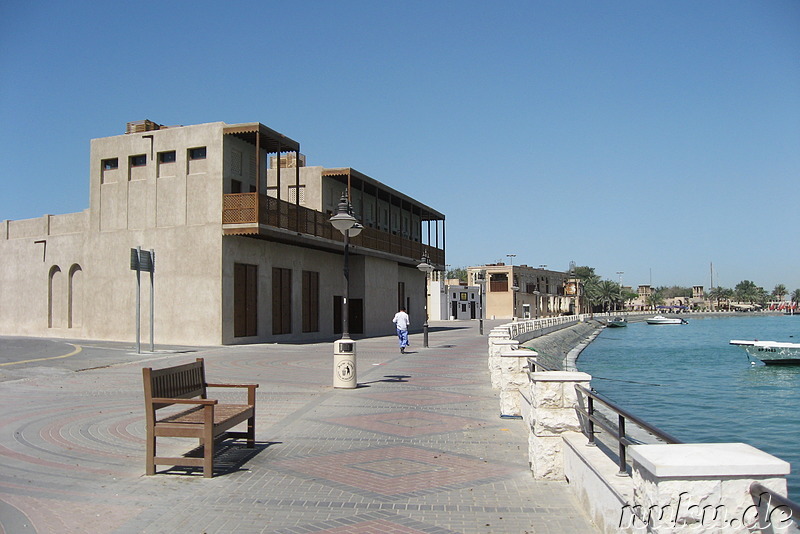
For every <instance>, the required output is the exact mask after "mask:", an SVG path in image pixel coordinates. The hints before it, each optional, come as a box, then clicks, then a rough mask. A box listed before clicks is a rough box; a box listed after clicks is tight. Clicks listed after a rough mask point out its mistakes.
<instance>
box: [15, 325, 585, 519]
mask: <svg viewBox="0 0 800 534" xmlns="http://www.w3.org/2000/svg"><path fill="white" fill-rule="evenodd" d="M500 322H501V321H496V322H491V321H487V322H486V327H485V331H486V333H488V332H489V331H490V329H491V327H492V326H494V325H495V323H496V324H500ZM3 342H4V339H3V338H0V344H2V343H3ZM78 344H80V343H78ZM421 345H422V335H421V334H414V335H412V336H411V347H410V348H409V349H408V350H407V352H406V354H404V355H401V354H400V353H399V350H398V348H397V343H396V339H395V338H394V337H383V338H373V339H366V340H359V341H358V382H359V385H360V387H359V388H358V389H353V390H337V389H333V388H332V381H333V376H332V375H333V371H332V360H333V356H332V344H331V343H324V344H312V345H276V344H270V345H249V346H233V347H214V348H207V349H198V350H192V351H187V352H180V353H172V352H170V353H167V352H163V351H161V352H159V351H158V350H157V352H156V354H154V355H151V354H142V355H136V354H135V353H133V351H132V350H131V349H128V350H127V351H126V352H124V355H125V356H126V357H125V358H121V349H120V347H115V348H114V349H113V351H112V349H109V350H108V357H107V360H106V359H105V358H104V354H103V350H102V344H99V345H98V346H100V347H101V348H99V349H98V348H97V347H96V348H95V349H94V352H93V353H92V354H94V356H92V358H91V359H92V361H91V362H89V361H88V360H87V361H80V360H78V358H87V356H86V354H87V352H88V350H85V351H83V352H81V353H76V354H75V355H74V356H71V357H67V358H64V359H61V360H55V361H52V362H53V365H54V367H48V365H49V364H50V362H38V363H33V364H21V365H22V366H28V368H29V371H28V372H27V375H28V378H24V379H9V378H8V376H9V375H10V374H11V370H12V369H13V368H15V367H17V366H16V365H12V366H5V367H0V378H2V377H3V375H2V373H6V375H5V376H6V378H2V379H3V381H2V382H0V405H2V406H3V411H2V412H0V533H14V534H17V533H33V532H38V533H40V534H41V533H68V532H69V533H87V534H92V533H139V532H143V533H157V532H158V533H160V532H170V533H172V532H175V533H198V534H199V533H212V532H226V533H227V532H237V533H250V532H265V533H300V532H303V533H312V532H328V533H359V532H396V533H415V532H424V533H437V534H445V533H449V532H454V533H473V532H474V533H479V532H480V533H488V532H496V533H523V532H530V533H534V532H535V533H564V532H575V533H584V532H586V533H590V532H596V529H595V527H594V526H593V525H592V524H591V523H590V522H589V520H588V519H587V518H586V516H585V514H584V513H583V511H582V510H581V509H580V508H579V506H578V504H577V500H576V499H575V497H574V496H573V494H572V492H571V490H570V488H569V486H568V485H567V484H566V483H565V482H548V481H537V480H534V479H533V477H532V475H531V472H530V469H529V467H528V453H527V439H528V437H527V436H528V434H527V431H526V429H525V428H524V423H523V422H522V421H520V420H507V419H500V417H499V413H500V411H499V401H498V393H497V392H496V391H493V390H492V389H491V388H490V384H489V374H488V367H487V339H486V337H485V336H483V337H482V336H479V335H478V323H477V322H475V321H472V322H470V321H463V322H433V323H432V328H431V332H430V347H429V348H427V349H425V348H422V346H421ZM64 347H65V350H64V354H67V353H68V352H69V351H70V350H72V348H71V347H70V346H69V345H66V344H64ZM196 357H203V358H205V360H206V366H207V373H208V379H209V381H213V382H257V383H259V384H260V387H259V389H258V390H257V391H258V400H257V402H258V414H257V424H256V438H257V442H258V443H257V447H256V448H255V449H253V450H248V449H245V448H244V447H241V446H238V445H237V446H234V447H223V448H222V450H221V451H220V454H219V456H218V461H217V464H218V466H217V468H218V472H217V475H216V476H215V478H213V479H204V478H202V476H201V474H200V472H199V471H189V472H187V471H186V470H177V469H175V470H172V471H168V472H166V473H161V474H158V475H156V476H153V477H146V476H144V474H143V473H144V407H143V400H142V384H141V382H142V378H141V368H142V367H144V366H152V367H166V366H170V365H176V364H180V363H185V362H188V361H193V360H194V358H196ZM29 359H33V358H29ZM121 359H127V360H129V361H130V363H120V360H121ZM70 361H74V362H76V363H77V362H79V363H80V365H73V367H72V368H70ZM55 362H57V365H56V363H55ZM108 364H111V365H110V366H108V367H103V366H104V365H108ZM31 365H33V366H35V367H33V368H31V367H30V366H31ZM76 367H79V368H80V367H82V368H84V369H86V368H88V369H86V370H81V371H76ZM17 373H19V371H17ZM12 378H13V377H12ZM226 398H232V397H226ZM188 443H190V442H189V440H163V441H162V440H160V441H159V446H160V447H162V445H163V444H166V448H167V449H170V450H171V452H176V453H177V452H179V451H183V450H185V449H186V445H187V444H188ZM163 452H165V453H166V452H167V451H166V450H164V451H163ZM164 469H166V467H164V466H161V470H164Z"/></svg>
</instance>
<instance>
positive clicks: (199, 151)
mask: <svg viewBox="0 0 800 534" xmlns="http://www.w3.org/2000/svg"><path fill="white" fill-rule="evenodd" d="M189 159H190V160H192V159H206V147H204V146H201V147H197V148H190V149H189Z"/></svg>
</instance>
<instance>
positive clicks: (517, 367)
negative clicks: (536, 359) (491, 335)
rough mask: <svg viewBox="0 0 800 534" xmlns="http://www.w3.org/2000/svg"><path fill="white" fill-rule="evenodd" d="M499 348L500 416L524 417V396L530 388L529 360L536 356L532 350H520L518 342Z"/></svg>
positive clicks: (502, 345)
mask: <svg viewBox="0 0 800 534" xmlns="http://www.w3.org/2000/svg"><path fill="white" fill-rule="evenodd" d="M509 341H511V342H513V343H514V344H513V345H512V344H510V343H508V342H506V344H501V345H498V346H501V347H503V349H502V350H501V351H500V416H501V417H522V394H521V392H520V390H522V389H523V388H527V387H528V383H529V379H528V358H529V357H531V356H536V353H535V352H533V351H530V350H519V349H518V348H517V345H516V343H517V342H516V341H514V340H509Z"/></svg>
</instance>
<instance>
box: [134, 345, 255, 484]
mask: <svg viewBox="0 0 800 534" xmlns="http://www.w3.org/2000/svg"><path fill="white" fill-rule="evenodd" d="M142 375H143V378H144V402H145V411H146V415H147V464H146V465H147V467H146V473H147V474H148V475H154V474H155V473H156V465H176V466H195V467H202V468H203V476H204V477H207V478H210V477H212V476H213V474H214V442H215V441H216V440H221V439H224V438H225V437H232V438H244V439H246V440H247V446H248V447H249V448H253V447H255V436H256V425H255V423H256V388H257V387H258V385H257V384H209V383H206V373H205V365H204V363H203V359H202V358H198V359H197V361H196V362H194V363H187V364H185V365H177V366H175V367H167V368H165V369H152V368H150V367H145V368H143V369H142ZM212 387H225V388H247V404H220V403H219V401H217V400H214V399H209V398H208V396H207V394H206V390H207V388H212ZM176 404H186V405H190V406H191V407H190V408H188V409H186V410H183V411H180V412H178V413H171V414H169V415H164V416H162V417H160V418H159V416H158V413H157V412H158V410H160V409H162V408H166V407H167V406H172V405H176ZM245 421H246V422H247V431H246V432H230V431H229V429H230V428H233V427H234V426H236V425H239V424H241V423H244V422H245ZM159 437H179V438H197V439H198V440H200V443H199V444H200V446H201V447H202V448H203V457H202V458H186V457H180V458H169V457H161V456H156V438H159Z"/></svg>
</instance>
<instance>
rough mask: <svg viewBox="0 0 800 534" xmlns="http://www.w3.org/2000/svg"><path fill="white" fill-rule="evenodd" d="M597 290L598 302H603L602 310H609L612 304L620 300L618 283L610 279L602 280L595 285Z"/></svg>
mask: <svg viewBox="0 0 800 534" xmlns="http://www.w3.org/2000/svg"><path fill="white" fill-rule="evenodd" d="M597 292H598V296H599V298H600V302H601V303H602V304H603V311H605V312H608V311H610V310H611V305H612V304H614V303H616V302H619V301H620V300H622V296H621V295H620V287H619V284H618V283H616V282H612V281H611V280H603V281H602V282H600V283H599V284H598V285H597Z"/></svg>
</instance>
